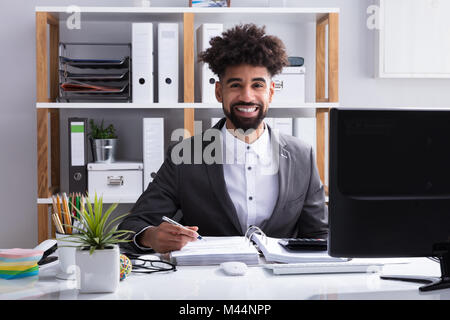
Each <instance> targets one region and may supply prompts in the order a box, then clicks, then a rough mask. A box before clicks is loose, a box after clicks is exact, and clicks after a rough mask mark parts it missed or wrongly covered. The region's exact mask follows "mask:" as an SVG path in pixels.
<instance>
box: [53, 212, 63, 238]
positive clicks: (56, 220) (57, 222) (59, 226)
mask: <svg viewBox="0 0 450 320" xmlns="http://www.w3.org/2000/svg"><path fill="white" fill-rule="evenodd" d="M52 219H53V223H54V224H55V227H56V230H58V232H59V233H61V234H66V233H65V232H64V228H63V226H62V224H61V221H60V220H59V218H58V215H57V214H56V213H53V214H52Z"/></svg>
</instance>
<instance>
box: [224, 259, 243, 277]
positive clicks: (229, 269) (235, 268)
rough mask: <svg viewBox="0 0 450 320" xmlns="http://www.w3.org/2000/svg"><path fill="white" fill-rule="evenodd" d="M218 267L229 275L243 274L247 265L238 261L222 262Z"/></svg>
mask: <svg viewBox="0 0 450 320" xmlns="http://www.w3.org/2000/svg"><path fill="white" fill-rule="evenodd" d="M220 268H221V269H222V270H223V272H225V273H226V274H227V275H229V276H243V275H244V274H245V273H246V272H247V265H246V264H245V263H243V262H238V261H229V262H223V263H221V264H220Z"/></svg>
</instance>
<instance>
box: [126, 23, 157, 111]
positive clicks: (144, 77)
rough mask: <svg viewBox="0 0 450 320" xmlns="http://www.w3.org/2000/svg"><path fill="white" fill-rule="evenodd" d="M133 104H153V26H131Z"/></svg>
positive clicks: (148, 24)
mask: <svg viewBox="0 0 450 320" xmlns="http://www.w3.org/2000/svg"><path fill="white" fill-rule="evenodd" d="M131 42H132V48H131V51H132V74H133V79H132V85H133V87H132V92H133V103H153V24H152V23H133V25H132V41H131Z"/></svg>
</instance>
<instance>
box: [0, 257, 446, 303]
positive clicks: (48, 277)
mask: <svg viewBox="0 0 450 320" xmlns="http://www.w3.org/2000/svg"><path fill="white" fill-rule="evenodd" d="M407 260H408V261H409V263H407V264H387V265H385V266H384V267H383V270H382V272H381V273H382V274H397V275H425V276H439V275H440V267H439V264H438V263H436V262H434V261H431V260H429V259H426V258H414V259H407ZM379 261H384V262H389V259H380V260H379ZM58 268H59V265H58V264H57V263H54V264H53V265H50V266H47V267H45V268H43V269H41V270H40V272H39V276H36V277H31V278H24V279H16V280H4V279H0V299H61V300H70V299H83V300H85V299H107V300H109V299H120V300H134V299H136V300H137V299H139V300H146V299H151V300H159V299H163V300H304V299H312V300H327V299H343V300H347V299H348V300H365V299H370V300H377V299H383V300H386V299H393V300H396V299H402V300H403V299H425V300H429V299H431V300H436V299H449V300H450V289H445V290H438V291H433V292H427V293H422V292H419V290H418V288H419V286H421V285H420V284H417V283H407V282H401V281H389V280H381V279H380V278H379V275H380V273H354V274H315V275H274V274H273V273H272V271H271V270H268V269H266V268H263V267H261V266H252V267H249V269H248V271H247V273H246V275H244V276H239V277H231V276H227V275H225V274H224V273H223V272H222V270H220V269H219V267H218V266H180V267H178V271H176V272H169V273H153V274H131V275H130V276H129V277H128V278H127V279H125V280H124V281H121V282H120V284H119V289H118V290H117V291H116V292H115V293H112V294H81V293H79V290H78V289H77V283H76V281H74V280H67V281H64V280H57V279H56V277H55V275H56V272H57V270H58Z"/></svg>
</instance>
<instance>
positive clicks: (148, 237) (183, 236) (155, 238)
mask: <svg viewBox="0 0 450 320" xmlns="http://www.w3.org/2000/svg"><path fill="white" fill-rule="evenodd" d="M197 230H198V227H185V228H182V227H179V226H175V225H173V224H170V223H167V222H162V223H161V224H160V225H159V226H157V227H150V228H148V229H146V230H145V231H144V232H142V233H141V234H140V235H139V236H138V238H137V241H138V243H139V244H141V245H143V246H145V247H150V248H152V249H153V250H155V251H156V252H158V253H167V252H170V251H174V250H180V249H181V248H183V247H184V246H185V245H186V244H187V243H188V242H191V241H196V240H197V237H198V233H197Z"/></svg>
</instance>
